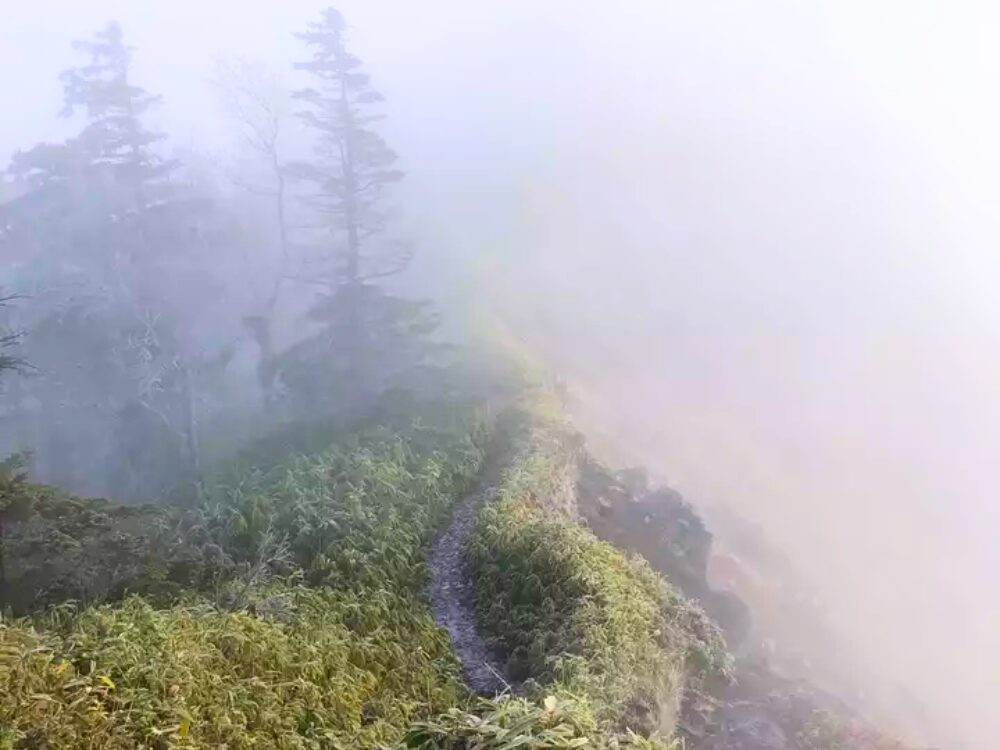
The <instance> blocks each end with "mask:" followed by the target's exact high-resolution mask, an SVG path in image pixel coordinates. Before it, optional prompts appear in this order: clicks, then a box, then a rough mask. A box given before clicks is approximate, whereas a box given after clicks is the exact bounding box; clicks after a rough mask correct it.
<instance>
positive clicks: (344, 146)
mask: <svg viewBox="0 0 1000 750" xmlns="http://www.w3.org/2000/svg"><path fill="white" fill-rule="evenodd" d="M346 34H347V24H346V22H345V21H344V17H343V16H342V15H341V14H340V12H339V11H338V10H336V9H334V8H328V9H327V10H325V11H324V12H323V15H322V17H321V19H320V20H319V21H318V22H315V23H312V24H310V25H309V27H308V29H307V30H306V31H305V32H303V33H301V34H298V37H299V39H301V40H302V41H303V42H304V43H305V45H306V46H307V47H308V48H309V49H310V50H311V52H312V56H311V58H310V59H309V60H307V61H305V62H300V63H298V64H296V66H295V67H296V68H297V69H299V70H302V71H304V72H306V73H308V74H310V75H311V76H312V77H313V80H314V86H312V87H309V88H304V89H302V90H300V91H297V92H295V94H294V96H295V98H296V99H298V100H299V101H301V102H303V103H304V104H305V105H306V109H304V110H303V111H302V112H300V113H299V117H300V118H301V120H302V121H303V122H304V123H305V125H306V126H307V127H308V128H309V129H310V130H311V131H312V132H313V133H314V134H315V147H314V158H313V160H312V161H310V162H308V163H296V164H293V165H291V166H290V168H289V174H291V175H292V176H294V177H297V178H298V179H300V180H302V181H304V182H305V183H307V184H309V185H311V186H312V190H311V191H310V192H308V193H307V194H306V195H305V196H304V201H305V203H306V206H307V207H308V208H309V209H310V210H311V211H313V212H314V213H315V215H316V216H317V217H318V219H319V224H320V225H321V226H322V227H323V228H324V230H325V232H324V234H323V235H322V236H321V238H320V239H319V241H318V242H317V247H316V250H315V253H314V255H315V261H314V262H313V264H312V265H311V266H307V270H306V271H305V274H306V275H307V276H308V278H309V279H310V280H312V281H314V282H318V283H319V284H321V285H322V286H323V287H324V289H325V291H324V293H323V295H322V299H321V300H320V302H319V303H318V304H317V305H316V306H315V307H314V309H313V312H312V317H313V318H314V319H315V320H316V321H317V322H319V323H320V324H321V325H322V326H323V330H322V333H321V334H319V335H318V336H316V337H313V338H311V339H308V340H307V341H304V342H302V343H301V344H300V345H299V346H298V347H295V348H294V349H293V350H292V351H291V352H289V353H288V355H287V356H285V357H284V358H283V360H284V361H283V363H282V367H283V379H284V380H285V382H286V384H288V385H289V387H290V389H291V390H293V391H296V392H297V393H298V395H299V396H300V397H302V398H303V399H304V400H306V401H308V402H310V403H313V404H315V403H317V401H320V402H322V401H323V400H328V401H337V402H338V403H337V404H336V405H335V407H334V408H335V409H336V410H337V411H339V412H346V413H357V412H358V411H360V410H362V409H363V408H364V406H365V404H366V403H368V402H370V401H371V399H372V398H375V397H377V396H378V394H379V393H380V392H382V391H384V390H385V389H386V388H388V387H390V386H391V383H392V381H393V380H396V379H398V377H397V376H399V375H400V374H401V373H402V372H404V371H406V370H409V369H412V368H413V367H416V366H419V365H420V364H421V363H422V362H423V360H424V359H425V358H426V357H427V355H428V354H429V352H430V348H429V347H427V346H426V345H423V344H421V343H420V341H419V340H420V339H422V338H424V337H425V336H426V335H427V334H428V333H429V332H430V331H432V330H433V329H434V328H435V327H436V325H437V321H436V316H435V315H434V314H433V313H431V312H430V311H429V308H428V306H427V305H426V304H423V303H416V302H410V301H405V300H400V299H398V298H396V297H393V296H391V295H389V294H387V293H386V292H385V291H384V290H383V289H382V288H381V287H380V286H378V285H377V284H376V283H375V282H376V281H377V280H379V279H384V278H386V277H389V276H393V275H396V274H399V273H401V272H403V271H404V270H405V269H406V267H407V265H408V264H409V261H410V259H411V250H410V246H409V245H408V244H407V243H406V242H404V241H401V240H399V239H398V238H396V237H394V236H393V235H392V233H391V232H390V226H391V221H390V219H391V216H390V213H391V212H390V210H389V204H388V202H387V195H386V193H387V190H388V189H389V188H390V187H391V186H392V185H393V184H395V183H397V182H398V181H399V180H401V179H402V177H403V172H402V171H401V170H399V169H398V168H397V167H396V162H397V155H396V153H395V152H394V151H393V150H392V149H391V148H390V147H389V145H388V144H387V143H386V141H385V140H384V138H383V137H382V136H381V134H380V133H379V132H378V131H377V130H376V129H375V125H376V123H377V122H378V121H379V120H381V119H382V117H383V115H382V114H381V113H380V112H379V105H380V104H381V103H382V102H383V101H384V100H383V97H382V95H381V94H380V93H379V92H378V91H377V90H376V89H375V88H374V87H373V86H372V83H371V80H370V78H369V76H368V74H367V73H366V72H365V71H364V69H363V66H362V63H361V61H360V60H359V59H358V58H357V57H356V56H355V55H354V54H352V53H351V52H350V51H349V50H348V48H347V39H346ZM324 359H325V360H326V366H325V367H321V368H320V371H322V372H326V373H330V372H332V373H333V374H334V376H335V378H334V379H335V381H336V382H334V383H330V382H317V380H316V378H315V377H314V376H313V375H311V374H310V372H309V369H310V367H315V365H316V363H317V361H322V360H324ZM307 362H308V363H311V364H306V363H307Z"/></svg>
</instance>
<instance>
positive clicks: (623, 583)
mask: <svg viewBox="0 0 1000 750" xmlns="http://www.w3.org/2000/svg"><path fill="white" fill-rule="evenodd" d="M554 435H555V436H554ZM521 442H522V453H521V456H520V458H519V459H518V460H516V461H515V462H514V463H513V464H512V465H511V466H510V467H509V468H508V470H507V472H506V474H505V476H504V479H503V481H502V482H501V486H500V488H499V496H500V499H499V501H498V502H496V503H493V504H488V505H487V506H485V507H484V508H483V510H482V512H481V515H480V519H479V523H478V526H477V530H476V535H475V538H474V541H473V544H472V547H471V549H470V561H471V565H472V569H473V571H474V574H475V576H476V579H477V587H478V606H479V612H480V616H481V619H482V622H483V625H484V627H485V628H486V630H487V631H488V632H489V633H491V634H492V635H493V636H494V637H495V638H496V640H497V643H498V645H499V647H500V649H501V650H502V651H503V652H504V653H505V654H506V655H507V656H508V667H509V669H510V671H511V675H512V677H514V678H515V679H524V678H532V679H533V680H535V681H537V682H539V683H542V684H544V685H545V686H546V689H547V690H549V691H551V692H554V693H556V694H558V695H572V696H577V697H579V698H580V699H581V700H583V701H584V702H586V703H589V704H590V705H592V706H593V707H594V710H595V712H596V716H597V720H598V721H599V722H600V724H601V725H602V726H604V727H605V728H614V729H618V730H621V729H625V728H628V729H634V730H637V731H640V732H642V733H644V734H653V733H659V734H662V735H664V736H669V735H670V733H672V731H673V728H674V720H675V717H676V713H677V710H678V704H679V701H680V698H681V693H682V692H683V688H684V683H685V680H686V679H690V680H698V679H701V678H703V677H707V676H709V675H720V676H723V677H728V674H729V670H730V669H731V664H730V657H729V655H728V654H727V652H726V650H725V644H724V642H723V640H722V637H721V634H720V633H719V631H718V628H717V627H716V626H715V625H714V624H713V623H712V622H711V621H710V620H709V619H708V618H707V616H706V615H704V613H703V612H702V611H701V610H700V609H698V608H697V607H695V606H694V605H692V604H691V603H690V602H688V601H687V600H686V599H684V598H683V597H682V596H680V595H679V594H678V593H676V592H675V591H674V590H673V589H672V588H671V587H670V586H669V585H668V584H667V583H666V582H665V581H664V580H663V579H662V578H661V577H660V576H659V575H657V574H656V573H655V572H654V571H653V570H652V569H651V568H650V567H649V566H648V565H647V564H646V563H645V562H644V561H642V560H641V559H639V558H635V559H629V558H626V557H625V556H624V555H622V554H621V553H620V552H618V551H616V550H615V549H614V548H613V547H611V546H610V545H608V544H606V543H604V542H601V541H599V540H598V539H597V538H596V537H595V536H594V535H593V534H592V533H591V532H590V531H589V530H587V529H585V528H584V527H582V526H581V525H579V524H578V523H577V522H576V521H575V520H574V519H572V518H571V517H569V516H567V515H565V514H559V513H553V512H552V510H553V509H552V508H551V507H549V506H548V502H547V494H548V493H549V492H551V490H552V487H553V486H561V485H562V482H561V480H557V481H555V482H554V481H553V473H554V472H556V473H559V474H564V473H565V471H566V466H567V461H568V460H569V459H567V456H568V455H570V454H571V453H573V452H575V451H577V450H578V447H579V446H578V445H576V444H574V443H572V442H569V443H566V442H561V441H560V439H559V437H558V433H553V432H552V431H551V430H550V431H546V423H545V421H541V422H540V423H538V422H536V423H535V424H534V425H529V426H528V430H527V432H525V433H524V434H523V435H522V437H521ZM560 445H561V446H562V447H561V448H560Z"/></svg>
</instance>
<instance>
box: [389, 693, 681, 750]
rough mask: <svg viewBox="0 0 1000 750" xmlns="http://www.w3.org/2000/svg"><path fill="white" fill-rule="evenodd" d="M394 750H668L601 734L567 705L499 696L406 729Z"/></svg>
mask: <svg viewBox="0 0 1000 750" xmlns="http://www.w3.org/2000/svg"><path fill="white" fill-rule="evenodd" d="M399 747H400V748H414V749H415V750H472V749H473V748H475V749H476V750H513V749H514V748H518V749H519V750H571V749H572V748H581V747H582V748H612V747H614V748H622V749H623V750H624V749H625V748H634V750H673V749H675V748H676V747H677V745H676V744H675V743H669V745H668V744H665V743H662V742H656V741H651V740H647V739H644V738H643V737H640V736H639V735H637V734H635V733H632V732H628V733H625V734H624V735H621V736H609V735H605V734H601V733H600V732H599V731H598V729H597V726H596V725H595V724H594V720H593V717H592V716H591V715H590V714H589V713H588V712H587V711H586V710H585V709H583V708H582V707H581V705H580V704H579V703H578V702H576V701H573V700H567V699H560V698H557V697H556V696H552V695H550V696H548V697H546V698H545V699H543V700H541V701H539V702H538V703H537V704H535V703H532V702H530V701H527V700H524V699H523V698H512V697H510V696H504V697H501V698H499V699H497V700H481V701H480V702H479V704H478V705H477V706H475V712H467V711H462V710H461V709H458V708H453V709H451V710H449V711H448V712H447V713H445V714H442V715H441V716H438V717H435V718H434V719H431V720H427V721H421V722H418V723H416V724H414V726H412V727H411V728H410V730H409V731H408V732H407V734H406V737H405V738H404V739H403V741H402V742H401V743H400V745H399Z"/></svg>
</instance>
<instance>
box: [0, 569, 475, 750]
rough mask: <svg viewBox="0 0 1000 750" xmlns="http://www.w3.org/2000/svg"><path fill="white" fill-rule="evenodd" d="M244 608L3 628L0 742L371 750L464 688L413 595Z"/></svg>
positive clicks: (71, 618)
mask: <svg viewBox="0 0 1000 750" xmlns="http://www.w3.org/2000/svg"><path fill="white" fill-rule="evenodd" d="M255 609H256V610H258V614H251V613H250V612H246V611H239V612H225V611H220V610H218V609H216V608H214V607H212V606H210V605H208V604H207V603H204V602H191V603H189V604H187V605H185V606H176V607H173V608H171V609H167V610H156V609H153V608H152V607H151V606H150V605H149V604H147V603H146V602H144V601H143V600H142V599H140V598H135V597H134V598H130V599H128V600H127V601H125V602H124V603H123V604H122V605H120V606H103V607H99V608H91V609H87V610H84V611H82V612H80V613H71V612H67V611H65V610H59V609H57V610H54V611H53V612H51V613H49V614H48V615H46V616H45V617H43V618H41V619H39V620H38V621H37V622H36V623H34V624H32V623H29V622H27V621H18V622H16V623H13V624H7V625H2V626H0V737H5V738H6V742H7V745H3V744H2V741H0V747H4V746H7V747H25V748H27V747H38V748H41V747H47V748H76V747H84V746H85V747H87V748H93V749H94V750H105V749H110V748H123V749H124V748H136V747H178V748H181V747H228V748H230V749H231V750H237V749H238V748H252V747H253V748H256V747H269V748H271V747H273V748H287V749H291V748H296V749H297V748H331V747H362V748H364V747H379V746H381V745H382V744H384V743H385V742H388V741H394V740H396V739H398V738H399V737H400V736H401V735H402V733H403V731H404V730H405V728H406V726H407V725H408V724H409V723H410V721H412V720H413V719H414V718H418V717H422V716H428V715H432V714H434V713H436V712H441V711H444V710H446V709H447V708H449V707H451V706H454V705H455V704H456V703H457V702H459V701H460V700H461V699H462V697H463V696H464V692H463V689H462V687H461V683H460V681H459V677H458V666H457V664H456V662H455V659H454V657H453V655H452V654H451V649H450V646H449V643H448V639H447V637H446V636H445V635H444V634H443V633H442V632H441V631H440V630H438V629H437V628H436V627H435V626H434V623H433V620H432V619H431V618H430V617H429V615H428V614H427V613H426V611H425V610H424V609H423V608H422V607H420V606H419V605H418V604H417V603H416V602H415V601H413V600H412V599H410V598H407V597H402V596H399V595H397V594H394V593H391V592H388V591H374V590H371V591H367V592H366V593H365V594H364V595H363V596H356V595H353V594H348V593H344V592H339V593H337V592H330V591H313V590H308V589H304V588H294V589H292V590H287V591H280V592H276V593H272V594H271V595H270V596H268V597H267V598H266V599H261V600H260V601H259V602H258V603H257V605H256V607H255ZM268 611H270V612H273V613H275V614H264V613H265V612H268Z"/></svg>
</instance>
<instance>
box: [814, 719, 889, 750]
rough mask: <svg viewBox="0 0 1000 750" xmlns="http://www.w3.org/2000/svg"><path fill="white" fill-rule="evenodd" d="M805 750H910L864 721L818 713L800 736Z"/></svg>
mask: <svg viewBox="0 0 1000 750" xmlns="http://www.w3.org/2000/svg"><path fill="white" fill-rule="evenodd" d="M796 740H797V744H798V746H799V747H801V748H802V750H906V748H905V746H904V745H903V744H902V743H900V742H899V741H898V740H895V739H893V738H891V737H888V736H886V735H885V734H883V733H882V732H879V731H878V730H876V729H873V728H872V727H870V726H868V725H866V724H863V723H861V722H860V721H856V720H852V719H847V718H844V717H842V716H839V715H837V714H834V713H832V712H830V711H822V710H816V711H814V712H813V713H812V715H811V716H810V717H809V720H808V721H807V722H806V723H805V725H804V726H802V727H801V728H800V730H799V731H798V733H797V737H796Z"/></svg>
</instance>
